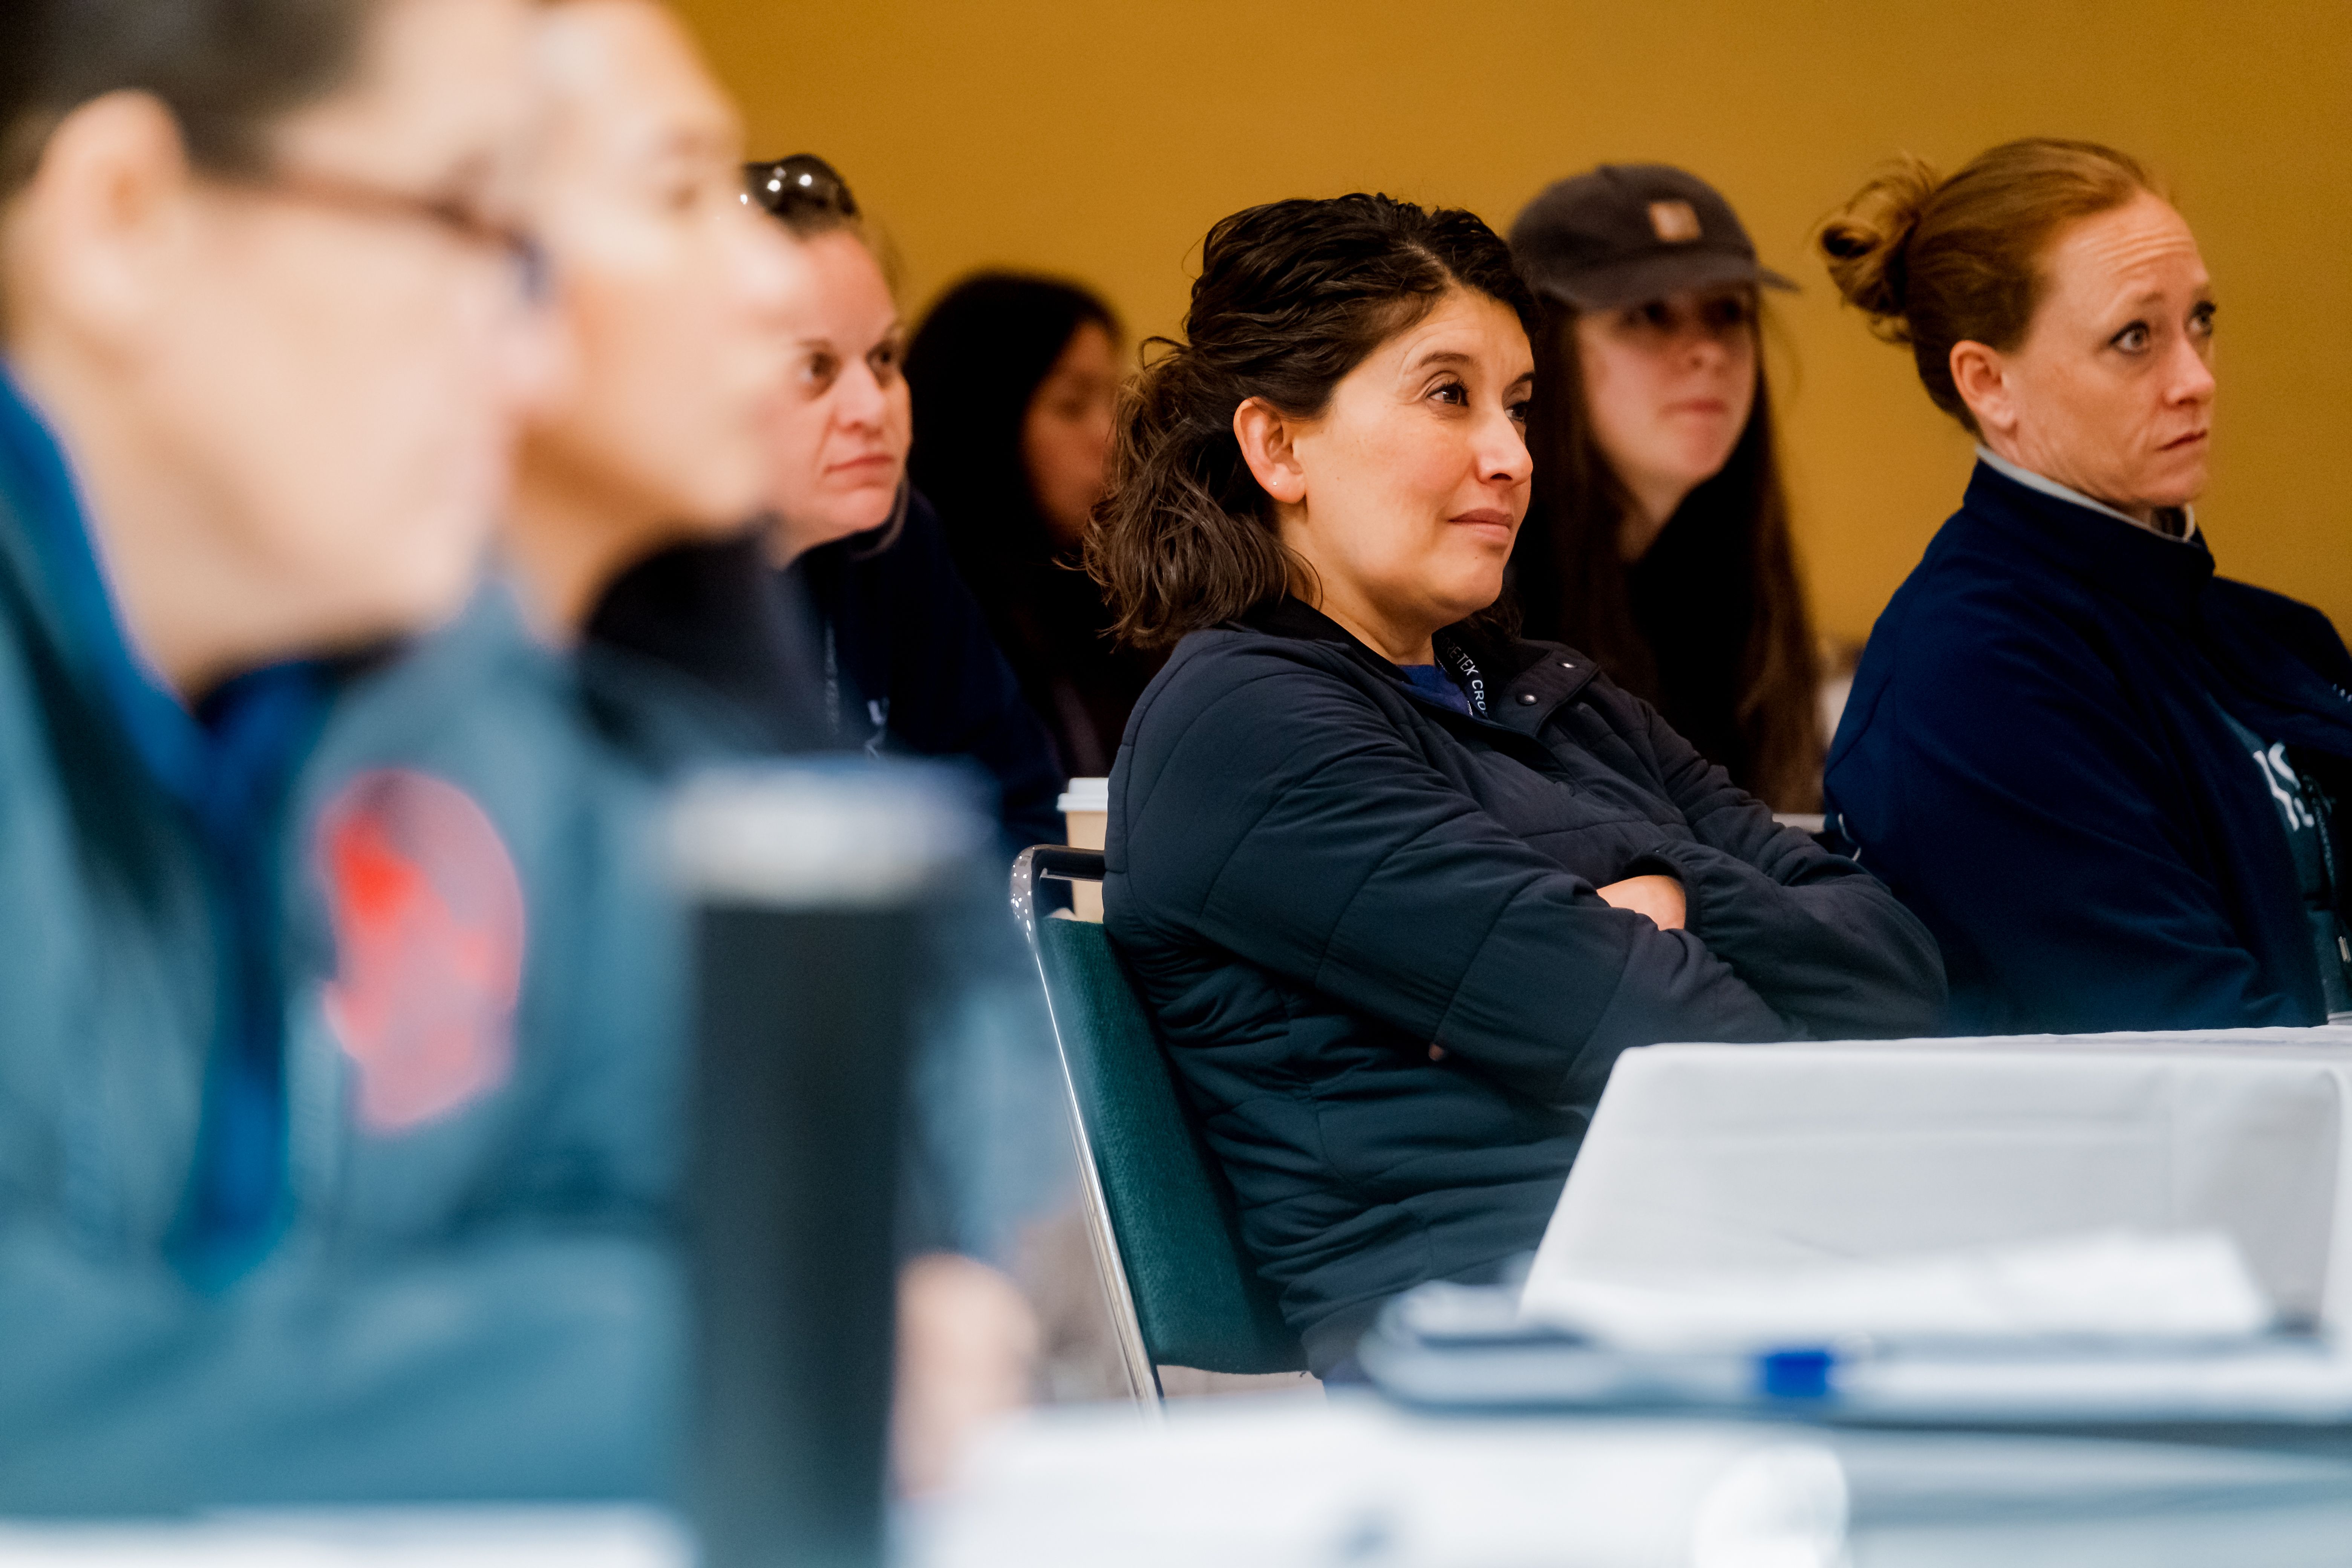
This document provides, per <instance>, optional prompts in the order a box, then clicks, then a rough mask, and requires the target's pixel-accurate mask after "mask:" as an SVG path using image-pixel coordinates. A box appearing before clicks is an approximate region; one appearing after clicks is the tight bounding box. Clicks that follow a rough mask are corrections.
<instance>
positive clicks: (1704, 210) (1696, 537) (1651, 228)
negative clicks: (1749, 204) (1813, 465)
mask: <svg viewBox="0 0 2352 1568" xmlns="http://www.w3.org/2000/svg"><path fill="white" fill-rule="evenodd" d="M1511 251H1512V254H1513V255H1514V256H1516V257H1517V258H1518V262H1519V269H1520V271H1521V272H1522V273H1524V274H1525V275H1526V276H1527V278H1528V280H1529V283H1530V285H1531V286H1532V287H1533V288H1534V289H1535V290H1536V294H1537V297H1538V300H1540V301H1541V303H1542V306H1543V317H1542V319H1541V320H1540V321H1538V323H1537V325H1536V330H1535V332H1534V343H1535V351H1536V395H1535V401H1534V403H1533V404H1532V405H1530V406H1529V408H1528V448H1529V450H1531V451H1532V452H1533V453H1534V454H1535V458H1536V480H1535V493H1534V500H1532V501H1531V502H1530V503H1529V505H1528V523H1527V526H1526V527H1524V528H1522V529H1521V530H1520V531H1519V541H1518V544H1517V548H1516V549H1515V550H1514V551H1513V552H1512V556H1511V585H1512V590H1513V595H1514V597H1515V598H1516V600H1517V605H1518V607H1519V614H1520V622H1521V626H1520V629H1521V630H1522V631H1523V632H1524V633H1525V634H1526V635H1527V636H1528V637H1541V638H1543V639H1544V640H1546V641H1549V642H1564V643H1568V644H1570V645H1571V646H1573V647H1580V648H1582V649H1583V650H1584V651H1585V652H1587V653H1589V654H1591V655H1592V657H1593V658H1597V659H1599V660H1600V661H1601V668H1603V669H1605V670H1607V671H1608V672H1609V677H1610V679H1612V680H1614V681H1616V682H1617V684H1618V685H1620V686H1622V687H1623V688H1624V689H1626V690H1628V691H1630V692H1632V693H1633V694H1634V695H1635V696H1637V697H1640V698H1642V699H1643V700H1646V701H1648V702H1651V703H1654V704H1655V705H1656V707H1657V710H1658V712H1659V715H1660V716H1661V717H1662V718H1664V720H1665V721H1666V722H1667V723H1669V724H1671V725H1673V726H1674V728H1675V733H1677V734H1679V735H1681V736H1682V737H1683V738H1684V739H1685V740H1687V741H1688V742H1690V743H1691V744H1692V745H1694V746H1696V747H1697V748H1698V751H1699V754H1700V755H1701V756H1704V757H1706V759H1707V760H1708V761H1710V762H1714V763H1721V764H1722V765H1723V768H1724V770H1725V771H1726V772H1727V773H1730V774H1731V781H1732V783H1734V784H1738V786H1739V787H1740V788H1742V789H1744V790H1746V791H1748V794H1750V795H1755V796H1756V797H1757V798H1758V799H1759V800H1761V801H1763V802H1765V803H1766V804H1767V805H1770V806H1771V807H1772V808H1773V809H1774V810H1776V811H1793V812H1813V811H1819V810H1820V809H1821V785H1822V777H1821V774H1822V732H1821V731H1822V722H1821V712H1820V694H1819V687H1820V684H1821V678H1820V671H1819V669H1818V668H1816V666H1817V663H1818V659H1817V656H1816V653H1815V650H1814V647H1813V634H1812V627H1811V617H1810V616H1808V615H1807V613H1806V607H1805V592H1804V587H1803V584H1801V583H1800V582H1799V581H1798V577H1797V562H1796V552H1795V551H1794V549H1793V548H1792V546H1791V545H1790V539H1789V500H1788V496H1787V494H1786V493H1785V491H1784V489H1783V488H1782V486H1781V483H1780V452H1779V449H1778V446H1777V444H1776V442H1775V440H1774V437H1773V418H1772V394H1771V388H1770V387H1769V385H1768V384H1767V383H1766V381H1765V376H1764V363H1763V353H1762V347H1763V345H1762V342H1761V341H1760V333H1759V327H1760V324H1761V321H1762V310H1763V302H1762V300H1761V298H1760V291H1761V290H1762V289H1768V288H1770V289H1787V288H1790V287H1793V286H1792V285H1791V284H1790V282H1789V281H1788V279H1785V278H1782V277H1781V276H1780V274H1778V273H1776V272H1773V271H1771V270H1769V268H1765V267H1763V266H1762V265H1760V264H1759V262H1758V261H1757V259H1756V247H1755V245H1754V244H1753V243H1752V242H1751V241H1750V240H1749V239H1748V231H1747V229H1746V228H1745V227H1743V226H1741V224H1740V222H1739V217H1738V214H1736V213H1734V212H1733V211H1732V210H1731V205H1730V204H1729V203H1728V202H1727V201H1725V200H1724V199H1723V197H1722V196H1721V195H1718V194H1717V191H1716V190H1715V188H1714V187H1713V186H1711V185H1709V184H1706V182H1705V181H1704V180H1701V179H1699V178H1698V177H1697V176H1696V175H1694V174H1686V173H1685V172H1684V171H1683V170H1680V169H1675V168H1670V167H1668V166H1666V165H1664V164H1662V163H1633V164H1611V163H1604V164H1602V165H1601V167H1600V168H1598V169H1595V170H1593V171H1592V172H1591V174H1579V175H1577V176H1576V177H1575V178H1573V179H1569V180H1562V181H1560V182H1559V184H1555V185H1552V186H1550V187H1549V188H1548V189H1546V190H1545V191H1544V192H1543V194H1542V195H1538V196H1537V197H1536V199H1535V200H1534V201H1532V202H1530V203H1528V206H1527V209H1526V210H1525V211H1524V212H1522V213H1520V214H1519V216H1518V221H1517V223H1516V224H1514V225H1513V226H1512V228H1511Z"/></svg>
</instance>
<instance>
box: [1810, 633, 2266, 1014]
mask: <svg viewBox="0 0 2352 1568" xmlns="http://www.w3.org/2000/svg"><path fill="white" fill-rule="evenodd" d="M1962 640H1964V641H1965V654H1964V655H1963V654H1962V653H1960V652H1958V651H1956V650H1955V649H1954V648H1953V647H1952V645H1953V644H1954V643H1955V642H1956V641H1962ZM1893 657H1894V658H1895V659H1896V661H1897V662H1896V664H1895V667H1894V668H1893V669H1892V671H1891V672H1890V673H1891V676H1892V679H1890V681H1889V682H1888V685H1887V687H1886V688H1885V689H1884V690H1881V691H1879V692H1876V693H1874V697H1875V701H1874V705H1873V707H1872V709H1871V710H1869V712H1868V714H1867V721H1866V722H1864V723H1858V724H1855V725H1853V731H1854V732H1853V734H1852V735H1851V736H1842V737H1841V744H1840V746H1839V748H1838V750H1837V752H1836V753H1835V755H1833V757H1832V763H1831V770H1830V778H1829V793H1830V794H1831V795H1832V796H1833V797H1834V800H1835V805H1836V807H1837V809H1838V810H1839V812H1840V813H1841V815H1842V816H1843V821H1844V823H1845V824H1846V830H1847V832H1848V833H1849V834H1850V835H1851V836H1852V837H1853V838H1854V840H1855V841H1856V842H1857V843H1858V844H1860V845H1861V846H1862V847H1863V859H1864V865H1866V866H1870V867H1872V868H1874V869H1876V870H1877V871H1878V873H1879V874H1880V875H1881V876H1883V877H1885V879H1887V881H1888V882H1889V883H1890V884H1891V885H1892V886H1893V887H1894V888H1895V889H1896V890H1897V891H1898V892H1900V893H1901V894H1902V895H1903V896H1904V898H1905V900H1906V902H1908V903H1910V904H1911V906H1912V907H1913V908H1914V909H1916V910H1920V911H1921V912H1922V913H1923V914H1925V915H1926V916H1927V920H1928V922H1929V924H1930V925H1931V926H1932V927H1934V928H1935V929H1936V931H1937V933H1938V935H1940V936H1942V937H1944V938H1945V940H1946V942H1947V943H1948V945H1949V946H1952V947H1953V948H1954V949H1955V951H1954V952H1953V953H1952V955H1951V962H1952V963H1953V967H1954V971H1955V973H1956V974H1958V973H1962V972H1963V971H1964V970H1965V969H1966V968H1969V967H1975V966H1981V968H1982V969H1983V970H1985V971H1987V972H1989V973H1990V975H1992V976H1994V977H1997V984H1998V987H1999V989H2000V991H2001V992H2002V993H2004V994H2006V995H2007V996H2009V997H2010V998H2011V1000H2012V1001H2014V1002H2015V1003H2016V1004H2018V1005H2020V1006H2021V1009H2023V1010H2024V1012H2025V1013H2026V1014H2027V1015H2028V1016H2030V1017H2031V1019H2032V1023H2033V1026H2036V1027H2041V1028H2050V1029H2057V1030H2087V1029H2116V1028H2133V1027H2174V1028H2179V1027H2200V1026H2206V1027H2211V1026H2245V1025H2259V1024H2268V1023H2277V1024H2292V1023H2302V1022H2305V1021H2306V1020H2305V1019H2304V1018H2303V1017H2302V1016H2301V1014H2300V1010H2299V1008H2298V1006H2297V1005H2296V1002H2295V999H2294V998H2293V997H2291V996H2288V995H2284V994H2280V993H2278V992H2276V991H2274V990H2271V989H2269V988H2267V987H2266V986H2265V985H2264V984H2263V982H2262V980H2261V977H2260V975H2259V973H2258V971H2257V969H2256V966H2255V963H2254V960H2253V957H2252V954H2251V953H2249V952H2247V951H2246V950H2245V948H2244V946H2243V945H2242V943H2241V942H2239V941H2238V939H2237V938H2236V936H2235V935H2234V932H2233V930H2232V927H2231V921H2230V919H2229V917H2228V914H2227V912H2226V908H2225V905H2224V901H2223V898H2222V894H2221V889H2219V888H2218V887H2216V886H2215V885H2214V883H2213V882H2212V880H2211V879H2210V878H2208V877H2206V876H2204V875H2202V874H2201V873H2200V872H2199V871H2198V870H2197V869H2196V868H2195V865H2194V858H2193V856H2192V855H2191V854H2190V852H2189V846H2188V845H2187V843H2185V842H2184V840H2183V837H2182V831H2183V826H2184V825H2183V824H2182V823H2181V822H2180V821H2179V820H2178V814H2176V813H2175V812H2174V811H2172V810H2168V809H2167V807H2166V806H2165V805H2164V804H2163V802H2164V800H2165V798H2166V796H2167V795H2168V794H2170V793H2173V789H2172V786H2170V785H2169V784H2168V776H2169V774H2170V771H2171V770H2170V769H2169V767H2168V763H2167V761H2166V759H2165V757H2164V755H2163V754H2162V752H2161V746H2162V740H2161V737H2160V734H2159V733H2158V730H2157V727H2156V726H2154V725H2151V724H2149V723H2147V722H2146V721H2145V719H2144V716H2143V715H2141V714H2140V713H2139V712H2138V711H2137V709H2136V706H2135V704H2134V703H2133V702H2132V700H2131V699H2130V697H2129V695H2128V694H2127V693H2126V691H2125V690H2124V689H2122V686H2121V683H2120V682H2118V681H2117V680H2116V679H2115V677H2114V676H2113V674H2112V673H2111V672H2110V671H2109V670H2108V668H2107V667H2106V665H2105V662H2104V661H2103V660H2102V659H2101V658H2100V657H2099V655H2098V653H2097V651H2096V650H2095V649H2094V648H2092V647H2089V646H2087V645H2086V644H2084V643H2082V642H2081V640H2080V639H2079V638H2074V637H2060V636H2059V635H2058V634H2056V633H2053V632H2051V631H2049V630H2047V629H2044V628H2032V629H2021V628H2019V627H2016V626H2010V625H2006V624H1994V625H1990V626H1971V625H1967V624H1961V625H1946V626H1943V627H1942V628H1941V636H1940V637H1937V638H1936V639H1933V640H1932V641H1909V640H1906V642H1905V643H1902V644H1898V645H1897V646H1896V647H1895V650H1894V655H1893ZM1955 668H1966V670H1967V672H1968V674H1967V679H1955V678H1954V677H1953V675H1952V674H1951V671H1952V670H1953V669H1955ZM2249 765H2250V766H2251V763H2250V764H2249Z"/></svg>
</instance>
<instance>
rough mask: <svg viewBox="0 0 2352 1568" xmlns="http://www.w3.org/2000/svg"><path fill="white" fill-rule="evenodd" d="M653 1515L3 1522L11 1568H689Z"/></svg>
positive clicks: (495, 1513) (688, 1546) (533, 1511)
mask: <svg viewBox="0 0 2352 1568" xmlns="http://www.w3.org/2000/svg"><path fill="white" fill-rule="evenodd" d="M693 1563H694V1550H693V1546H692V1543H691V1542H690V1541H689V1540H688V1535H687V1532H686V1531H685V1530H684V1529H683V1528H682V1527H681V1526H680V1525H679V1524H678V1522H677V1521H676V1520H675V1519H674V1518H672V1517H671V1516H670V1515H668V1514H667V1513H663V1512H661V1511H659V1510H655V1509H650V1508H624V1507H609V1508H599V1507H580V1508H498V1507H480V1508H404V1509H400V1508H355V1509H315V1510H286V1511H277V1510H270V1511H263V1510H250V1511H239V1512H223V1513H217V1514H206V1515H204V1516H201V1517H198V1518H194V1519H185V1520H136V1521H133V1520H124V1521H36V1520H22V1519H0V1564H5V1565H6V1568H693Z"/></svg>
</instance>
